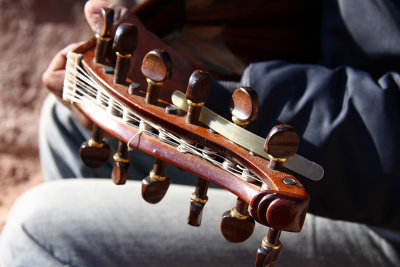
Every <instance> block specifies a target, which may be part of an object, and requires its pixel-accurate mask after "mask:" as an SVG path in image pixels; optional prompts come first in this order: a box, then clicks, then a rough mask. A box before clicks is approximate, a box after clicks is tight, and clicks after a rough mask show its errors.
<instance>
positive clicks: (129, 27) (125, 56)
mask: <svg viewBox="0 0 400 267" xmlns="http://www.w3.org/2000/svg"><path fill="white" fill-rule="evenodd" d="M137 41H138V30H137V28H136V26H135V25H133V24H128V23H123V24H121V25H119V26H118V28H117V31H116V33H115V37H114V43H113V49H114V50H115V51H116V54H117V62H116V65H115V74H114V83H117V84H124V83H125V81H126V76H127V74H128V70H129V63H130V59H131V57H132V55H133V52H134V51H135V49H136V46H137Z"/></svg>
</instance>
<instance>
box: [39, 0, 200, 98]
mask: <svg viewBox="0 0 400 267" xmlns="http://www.w3.org/2000/svg"><path fill="white" fill-rule="evenodd" d="M115 2H119V3H120V2H124V3H128V2H129V3H131V8H130V9H127V8H123V7H121V6H118V5H116V4H115ZM138 2H141V1H134V0H125V1H104V0H94V1H93V0H91V1H88V2H87V3H86V5H85V16H86V20H87V21H88V23H89V25H90V27H91V28H92V30H93V31H95V30H96V27H97V25H98V24H99V23H100V18H101V17H100V13H101V9H102V8H103V7H112V8H114V9H115V10H116V16H115V18H116V20H115V24H116V25H118V24H119V23H121V22H122V21H123V20H125V19H126V18H127V17H128V16H129V17H128V18H127V22H128V23H132V24H135V25H136V27H137V28H138V34H139V42H138V46H137V48H136V50H135V52H134V55H133V57H132V61H131V62H132V63H131V64H133V66H134V70H133V75H134V77H133V78H134V79H135V81H136V82H139V83H141V84H143V85H145V84H146V80H145V78H144V76H143V75H142V73H141V70H140V67H141V64H142V60H143V58H144V56H145V55H146V53H147V52H149V51H150V50H153V49H164V50H166V51H168V53H169V55H170V57H171V60H172V65H173V69H172V78H171V81H169V82H168V86H169V87H173V88H174V89H178V90H182V91H184V90H185V89H186V85H187V82H188V79H189V77H190V75H191V73H192V72H193V67H192V66H191V64H190V63H189V62H188V61H187V60H186V59H185V58H184V57H183V56H181V55H180V54H179V53H177V52H176V51H174V50H173V49H172V48H170V47H169V46H168V45H166V44H165V43H164V42H163V41H162V40H160V39H159V38H158V37H157V36H156V35H154V34H153V33H151V32H149V31H148V30H147V29H146V28H145V26H144V25H143V24H142V22H141V21H140V20H139V19H138V18H137V17H136V16H134V15H133V14H131V12H130V10H131V9H132V8H133V7H135V6H136V5H137V3H138ZM80 44H81V43H75V44H71V45H69V46H67V47H65V48H64V49H63V50H61V51H60V52H58V54H57V55H56V56H55V57H54V59H53V60H52V61H51V63H50V65H49V66H48V68H47V70H46V71H45V73H44V74H43V76H42V80H43V84H44V85H45V86H46V87H47V88H48V89H49V90H50V91H51V92H52V93H54V94H55V95H56V96H58V97H62V88H63V82H64V76H65V63H66V55H67V53H68V52H69V51H71V50H73V49H75V48H76V47H78V46H79V45H80Z"/></svg>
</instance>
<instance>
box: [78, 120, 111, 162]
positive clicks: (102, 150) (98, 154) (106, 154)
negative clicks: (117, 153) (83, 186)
mask: <svg viewBox="0 0 400 267" xmlns="http://www.w3.org/2000/svg"><path fill="white" fill-rule="evenodd" d="M103 135H104V131H103V130H102V129H101V128H99V127H98V126H97V125H94V126H93V132H92V137H91V138H90V139H89V141H85V142H83V143H82V145H81V148H80V150H79V154H80V156H81V159H82V161H83V163H84V164H85V165H86V166H88V167H89V168H99V167H101V166H103V165H105V164H106V163H107V161H108V159H109V158H110V155H111V149H110V147H109V146H108V144H107V143H105V142H104V140H103Z"/></svg>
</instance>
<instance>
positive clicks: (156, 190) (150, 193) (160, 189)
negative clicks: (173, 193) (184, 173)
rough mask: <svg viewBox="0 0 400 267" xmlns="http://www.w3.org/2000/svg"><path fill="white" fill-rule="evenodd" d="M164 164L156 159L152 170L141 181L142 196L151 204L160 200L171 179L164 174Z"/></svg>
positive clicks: (165, 164)
mask: <svg viewBox="0 0 400 267" xmlns="http://www.w3.org/2000/svg"><path fill="white" fill-rule="evenodd" d="M166 166H167V163H166V162H165V161H162V160H160V159H156V162H155V163H154V166H153V170H152V171H151V172H150V174H149V175H148V176H147V177H146V178H144V179H143V181H142V197H143V199H144V200H146V201H147V202H149V203H151V204H155V203H158V202H160V201H161V199H162V198H163V197H164V195H165V193H166V192H167V191H168V187H169V185H170V184H171V179H170V178H168V177H167V176H166V174H165V167H166Z"/></svg>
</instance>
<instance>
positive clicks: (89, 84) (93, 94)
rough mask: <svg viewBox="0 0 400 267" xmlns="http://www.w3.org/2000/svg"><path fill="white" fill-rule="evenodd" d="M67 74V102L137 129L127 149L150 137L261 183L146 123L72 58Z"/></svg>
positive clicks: (241, 169) (221, 158)
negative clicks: (141, 137) (97, 110)
mask: <svg viewBox="0 0 400 267" xmlns="http://www.w3.org/2000/svg"><path fill="white" fill-rule="evenodd" d="M65 75H66V77H65V82H64V97H65V98H66V100H68V101H72V102H75V103H79V104H81V105H96V106H98V107H101V108H102V109H103V110H104V111H105V112H107V113H108V114H110V115H111V116H114V117H116V118H118V119H122V122H123V123H124V124H126V125H128V126H130V127H133V128H136V129H138V131H137V133H135V134H134V135H133V136H132V137H131V138H130V139H129V141H128V143H127V146H128V148H129V147H130V145H131V144H132V142H133V140H135V138H136V137H138V136H139V135H141V134H147V135H149V136H152V137H155V138H157V139H158V140H160V141H162V142H164V143H167V144H169V145H171V146H174V147H177V149H178V150H179V151H181V152H182V153H189V154H192V155H195V156H197V157H200V158H202V159H204V160H206V161H209V162H211V163H212V164H214V165H216V166H218V167H220V168H223V169H225V170H226V171H228V172H229V173H231V174H233V175H235V176H236V177H238V178H240V179H242V180H246V179H245V178H246V177H244V175H243V174H244V173H245V174H246V176H247V177H248V176H250V177H251V178H252V179H253V180H257V181H260V182H262V180H261V179H260V178H259V177H257V176H256V175H255V174H253V173H251V172H249V171H248V170H247V169H246V168H245V167H243V166H241V165H239V164H236V163H234V164H226V163H229V162H230V161H229V159H227V158H226V157H224V156H222V155H220V154H218V153H215V152H212V151H210V150H209V149H206V148H204V147H202V146H200V145H198V144H191V143H188V142H186V141H185V140H183V139H182V138H180V137H179V136H176V135H175V134H173V133H171V132H168V131H167V130H166V129H164V128H162V127H161V126H159V125H156V124H154V123H152V122H151V121H147V120H144V119H143V118H141V117H140V116H139V115H137V114H135V113H134V112H133V111H132V110H131V109H130V108H129V107H127V106H126V105H124V104H123V103H122V102H121V101H119V100H118V99H116V98H114V97H113V96H112V95H111V94H110V93H108V92H107V91H106V89H104V87H103V86H102V85H100V84H99V83H97V82H96V81H95V80H94V79H93V78H92V77H91V76H90V75H89V74H88V73H87V72H86V71H85V70H84V69H83V68H82V67H81V66H79V64H78V63H77V62H75V61H74V60H70V58H68V62H67V69H66V74H65ZM140 122H144V123H145V124H147V125H150V126H151V127H152V128H153V129H155V130H156V131H157V132H158V134H157V133H154V132H153V131H151V130H145V129H144V128H143V127H140V124H141V123H140ZM224 162H225V164H224Z"/></svg>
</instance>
